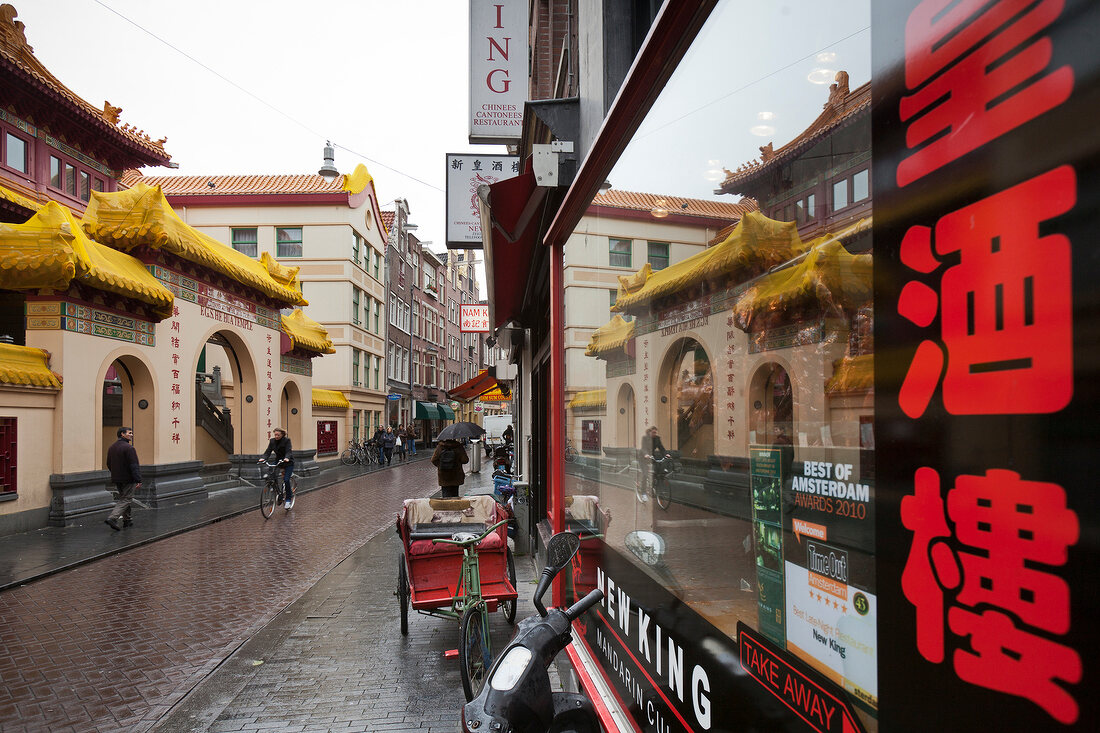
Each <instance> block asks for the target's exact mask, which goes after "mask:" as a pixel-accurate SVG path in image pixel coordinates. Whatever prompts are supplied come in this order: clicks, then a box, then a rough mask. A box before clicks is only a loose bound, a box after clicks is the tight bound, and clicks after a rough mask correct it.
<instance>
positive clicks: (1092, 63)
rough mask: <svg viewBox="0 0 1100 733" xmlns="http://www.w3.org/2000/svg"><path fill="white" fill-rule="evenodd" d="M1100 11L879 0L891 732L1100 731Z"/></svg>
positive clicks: (1069, 1)
mask: <svg viewBox="0 0 1100 733" xmlns="http://www.w3.org/2000/svg"><path fill="white" fill-rule="evenodd" d="M1098 27H1100V5H1097V4H1096V3H1095V2H1086V1H1082V0H1077V1H1075V0H1066V1H1065V2H1061V1H1054V0H1044V1H1040V2H1036V3H1031V4H1029V5H1027V6H1026V7H1025V6H1023V5H1022V4H1019V3H1010V2H996V3H978V2H962V3H954V4H952V3H948V2H945V1H944V0H939V1H936V2H932V1H931V0H925V1H924V2H917V0H887V1H886V2H881V3H880V2H876V3H875V4H874V9H873V13H872V30H873V33H872V41H873V43H874V53H873V60H874V78H875V105H874V110H873V113H872V114H873V141H872V143H873V147H874V151H875V158H874V161H875V167H874V172H873V173H874V175H873V180H874V182H875V185H874V188H875V192H874V195H875V221H874V226H875V295H874V300H875V311H876V316H875V333H874V337H875V349H876V362H875V415H876V419H877V420H878V422H877V424H876V426H875V431H876V433H877V446H878V447H877V451H878V456H877V459H878V460H877V471H878V475H877V478H878V481H877V483H878V487H879V500H880V501H881V502H882V504H883V505H884V506H885V507H889V509H890V510H889V511H881V512H879V513H878V515H877V522H878V531H877V535H878V537H879V538H880V543H879V548H880V551H879V566H880V574H879V577H880V579H881V580H882V582H880V585H879V588H878V591H879V596H878V602H879V608H880V615H881V617H882V618H883V619H884V623H883V625H882V626H881V628H880V629H879V637H880V644H881V646H882V648H883V649H884V650H885V649H889V650H890V656H889V661H888V663H887V660H886V659H884V660H883V666H882V669H881V670H880V690H881V698H882V701H883V704H882V707H881V709H880V711H879V712H880V718H879V722H880V724H881V726H882V730H898V729H902V728H907V727H911V726H912V724H913V721H914V720H918V719H921V720H923V721H924V726H925V727H927V728H929V729H931V728H935V729H936V730H941V731H968V730H974V729H976V728H981V729H985V730H1044V731H1054V730H1063V729H1069V728H1071V727H1072V729H1073V730H1095V729H1097V728H1098V727H1100V706H1098V704H1097V700H1096V695H1095V694H1094V689H1095V686H1094V685H1091V684H1090V683H1089V682H1087V680H1088V679H1090V677H1094V676H1095V670H1092V672H1091V675H1090V672H1089V668H1088V666H1089V665H1090V664H1091V665H1093V666H1095V660H1096V659H1098V658H1100V646H1098V639H1100V637H1098V636H1097V634H1096V633H1095V628H1094V627H1095V624H1096V621H1095V619H1096V618H1097V617H1098V615H1100V602H1098V599H1100V595H1098V594H1097V593H1096V592H1095V583H1096V580H1095V568H1096V564H1097V556H1096V546H1095V543H1094V542H1086V541H1084V538H1085V537H1092V536H1095V534H1096V527H1097V520H1098V510H1100V504H1098V503H1097V502H1096V499H1095V490H1094V488H1093V480H1092V477H1094V476H1096V475H1097V473H1100V460H1098V457H1100V453H1098V452H1097V450H1096V445H1095V441H1096V438H1095V435H1096V430H1095V426H1096V416H1097V414H1098V413H1100V404H1098V402H1100V400H1098V394H1100V393H1098V392H1097V391H1096V390H1095V389H1093V388H1091V386H1089V385H1092V384H1095V382H1096V379H1097V369H1096V364H1097V363H1098V361H1097V340H1096V338H1095V337H1094V336H1093V335H1092V334H1093V333H1094V332H1095V327H1096V317H1097V316H1096V309H1095V303H1096V296H1095V282H1096V280H1097V278H1098V277H1100V261H1098V260H1097V259H1096V257H1095V256H1094V252H1095V244H1094V242H1095V238H1096V236H1095V203H1094V202H1095V201H1096V198H1097V194H1098V192H1100V180H1098V178H1097V172H1098V171H1100V166H1098V156H1097V148H1096V132H1095V130H1094V129H1092V128H1089V127H1087V126H1085V125H1083V123H1082V121H1083V120H1084V119H1087V118H1094V117H1095V106H1096V105H1095V100H1096V99H1097V94H1098V92H1100V56H1098V55H1097V54H1096V53H1095V51H1094V49H1092V48H1090V47H1088V45H1087V44H1085V45H1082V39H1083V38H1084V37H1085V36H1086V35H1088V34H1090V33H1093V32H1094V31H1095V29H1096V28H1098ZM1048 141H1058V144H1055V145H1051V144H1047V142H1048ZM1025 151H1026V152H1025ZM880 243H881V246H880ZM1054 456H1057V457H1058V458H1057V459H1052V457H1054ZM886 619H889V621H885V620H886ZM916 690H919V691H920V693H921V694H919V695H915V694H913V692H914V691H916ZM930 701H936V703H935V704H934V706H933V707H934V708H935V712H934V718H933V717H929V708H930Z"/></svg>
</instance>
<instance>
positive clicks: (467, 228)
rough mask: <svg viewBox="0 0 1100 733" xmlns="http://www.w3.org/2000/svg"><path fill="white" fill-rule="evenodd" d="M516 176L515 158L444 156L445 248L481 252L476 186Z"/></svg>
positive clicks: (516, 158) (478, 200) (502, 156)
mask: <svg viewBox="0 0 1100 733" xmlns="http://www.w3.org/2000/svg"><path fill="white" fill-rule="evenodd" d="M517 173H519V158H518V157H517V156H514V155H488V154H486V155H458V154H455V153H448V154H447V246H448V247H451V248H456V249H481V245H482V241H481V200H480V199H479V198H478V195H477V188H478V186H487V185H490V184H493V183H496V182H497V181H503V180H504V179H506V178H512V177H513V176H515V175H516V174H517Z"/></svg>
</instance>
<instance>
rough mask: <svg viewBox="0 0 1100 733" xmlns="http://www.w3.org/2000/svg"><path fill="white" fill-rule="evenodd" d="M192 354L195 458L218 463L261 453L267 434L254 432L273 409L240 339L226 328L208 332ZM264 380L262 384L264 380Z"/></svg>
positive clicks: (253, 361)
mask: <svg viewBox="0 0 1100 733" xmlns="http://www.w3.org/2000/svg"><path fill="white" fill-rule="evenodd" d="M202 343H203V346H202V348H201V349H200V350H199V353H198V354H196V355H195V361H194V367H193V369H194V371H193V372H192V374H193V380H192V384H194V390H195V416H194V417H192V418H191V419H192V420H193V421H194V422H195V429H194V433H193V434H194V436H195V438H194V440H195V447H194V450H195V457H196V458H198V459H199V460H201V461H203V462H204V463H221V462H224V461H227V460H228V459H229V456H230V455H240V454H244V453H248V454H253V453H258V452H260V451H262V450H263V446H262V445H260V441H263V442H264V443H265V444H266V431H265V432H264V433H263V434H261V433H260V430H259V425H260V420H261V418H263V419H265V420H266V416H264V412H261V411H266V409H268V408H271V413H270V415H271V418H272V419H273V420H274V419H275V416H276V410H275V408H277V405H275V404H274V403H273V402H266V401H265V400H266V395H267V393H266V392H261V390H260V383H259V382H260V380H259V373H258V369H259V367H258V366H257V362H256V358H255V357H253V355H252V352H251V351H250V349H249V345H248V342H246V341H245V340H244V339H243V338H242V337H241V336H240V335H239V334H237V333H236V332H235V331H233V330H231V329H229V328H225V327H222V328H219V329H212V330H211V333H210V334H209V335H208V336H207V337H206V339H205V340H204V341H203V342H202ZM265 381H266V380H265Z"/></svg>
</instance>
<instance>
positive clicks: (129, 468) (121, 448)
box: [106, 428, 141, 532]
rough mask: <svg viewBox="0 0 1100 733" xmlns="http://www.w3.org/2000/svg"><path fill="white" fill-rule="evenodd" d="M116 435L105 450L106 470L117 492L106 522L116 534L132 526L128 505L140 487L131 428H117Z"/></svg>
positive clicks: (136, 456) (139, 472)
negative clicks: (114, 439) (108, 471)
mask: <svg viewBox="0 0 1100 733" xmlns="http://www.w3.org/2000/svg"><path fill="white" fill-rule="evenodd" d="M116 435H117V436H118V440H116V441H115V442H114V444H113V445H112V446H111V447H110V448H108V449H107V468H108V470H110V472H111V481H113V482H114V484H115V488H116V489H117V491H118V498H117V499H116V500H115V505H114V507H113V508H112V509H111V513H110V514H109V515H108V516H107V520H106V521H107V525H108V526H109V527H110V528H111V529H113V530H115V531H116V532H117V531H119V530H121V529H122V528H123V527H129V526H130V525H132V524H133V521H131V519H130V505H131V504H132V503H133V500H134V491H135V490H137V487H139V486H141V465H140V464H139V463H138V454H137V451H136V450H134V446H132V445H131V444H130V441H132V440H133V439H134V430H133V428H119V429H118V432H117V433H116ZM120 519H121V520H122V523H121V524H119V520H120Z"/></svg>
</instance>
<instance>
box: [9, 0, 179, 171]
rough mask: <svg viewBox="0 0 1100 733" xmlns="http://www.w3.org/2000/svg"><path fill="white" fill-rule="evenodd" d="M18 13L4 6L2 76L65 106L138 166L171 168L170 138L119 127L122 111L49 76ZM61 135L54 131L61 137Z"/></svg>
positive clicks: (132, 128) (127, 127)
mask: <svg viewBox="0 0 1100 733" xmlns="http://www.w3.org/2000/svg"><path fill="white" fill-rule="evenodd" d="M17 15H18V12H17V11H16V9H15V8H14V7H12V6H11V5H9V4H7V3H5V4H3V5H0V73H2V74H3V75H4V76H6V77H7V81H8V82H9V83H13V84H14V83H22V84H24V85H27V86H30V87H32V88H34V89H35V90H36V91H37V92H38V93H39V94H41V95H42V96H43V98H45V99H47V100H49V101H51V102H53V103H55V104H57V105H60V106H62V107H63V108H64V109H65V110H66V111H68V112H69V113H71V114H73V115H75V116H76V117H77V118H79V119H80V120H82V121H83V122H85V123H88V124H90V125H91V126H92V128H93V129H94V130H95V131H96V132H97V133H99V134H101V135H103V136H104V137H106V138H108V139H110V140H111V141H112V142H113V143H114V144H115V145H116V146H118V147H121V148H122V149H124V150H126V151H128V152H129V153H130V154H131V155H133V156H134V157H135V159H136V160H135V162H137V161H140V162H141V163H142V164H144V165H167V164H168V163H169V162H170V161H171V160H172V158H171V156H170V155H168V153H167V152H165V150H164V143H165V142H166V141H167V139H168V138H161V139H160V140H153V139H151V138H150V137H149V135H148V134H146V133H145V131H143V130H139V129H137V128H136V127H132V126H131V125H129V124H122V125H120V124H119V115H120V114H121V113H122V108H120V107H115V106H112V105H111V103H110V102H104V103H103V107H102V108H98V107H96V106H94V105H92V104H90V103H89V102H86V101H85V100H84V99H82V98H81V97H80V96H79V95H77V94H76V93H75V92H73V91H72V90H71V89H69V88H68V87H66V86H65V85H64V84H62V83H61V82H60V81H58V79H57V77H55V76H54V75H53V74H51V73H50V72H49V70H48V69H47V68H46V67H45V66H43V65H42V62H40V61H39V60H38V59H37V58H36V57H35V55H34V49H33V48H32V47H31V46H30V44H28V43H27V37H26V34H25V30H24V25H23V23H22V22H21V21H18V20H16V19H15V18H16V16H17ZM58 132H59V131H54V134H58Z"/></svg>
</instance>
